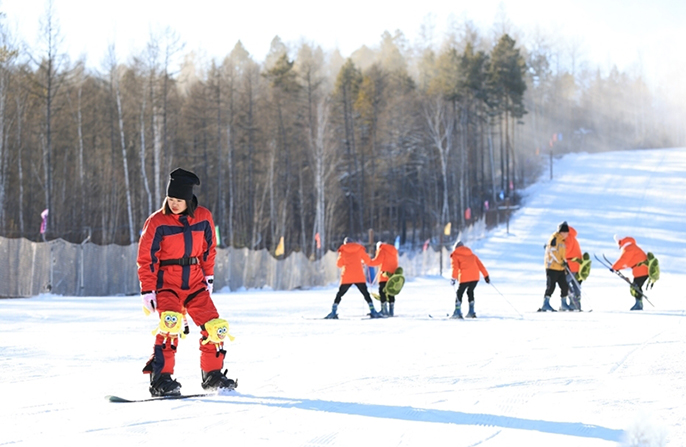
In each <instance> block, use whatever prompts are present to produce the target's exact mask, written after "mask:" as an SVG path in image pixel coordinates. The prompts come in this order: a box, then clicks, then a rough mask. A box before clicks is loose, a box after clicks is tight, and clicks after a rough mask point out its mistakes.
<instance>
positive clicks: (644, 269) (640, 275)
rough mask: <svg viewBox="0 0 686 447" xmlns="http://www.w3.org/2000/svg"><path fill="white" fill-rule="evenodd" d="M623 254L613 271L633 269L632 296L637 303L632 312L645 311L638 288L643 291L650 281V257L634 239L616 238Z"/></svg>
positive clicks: (613, 265) (613, 266)
mask: <svg viewBox="0 0 686 447" xmlns="http://www.w3.org/2000/svg"><path fill="white" fill-rule="evenodd" d="M615 240H616V241H617V244H618V245H619V249H620V250H621V254H620V255H619V259H617V261H615V263H614V264H612V269H611V270H613V271H616V270H622V269H626V268H630V269H631V273H632V274H633V275H634V280H633V286H634V287H631V289H630V290H631V295H632V296H633V297H634V298H635V299H636V303H635V304H634V306H633V307H632V308H631V309H630V310H643V295H642V294H641V293H639V292H637V291H636V290H635V289H636V288H637V289H638V290H640V291H643V284H645V282H646V280H647V279H648V263H647V260H648V256H647V255H646V254H645V252H644V251H643V250H641V248H640V247H639V246H638V245H637V244H636V240H635V239H634V238H632V237H624V238H621V239H620V238H617V237H615Z"/></svg>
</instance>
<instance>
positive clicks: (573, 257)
mask: <svg viewBox="0 0 686 447" xmlns="http://www.w3.org/2000/svg"><path fill="white" fill-rule="evenodd" d="M576 235H577V232H576V229H574V227H572V226H569V236H567V239H565V246H566V247H567V250H566V259H565V260H566V261H567V267H568V268H569V272H567V273H566V280H567V285H568V286H569V304H567V300H566V299H564V298H563V299H562V300H561V303H560V310H561V311H565V310H581V288H580V287H578V286H577V284H579V286H580V285H581V281H579V279H578V276H577V274H578V272H579V267H580V266H581V262H582V261H583V258H582V254H581V247H580V246H579V241H577V240H576Z"/></svg>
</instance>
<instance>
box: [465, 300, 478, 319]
mask: <svg viewBox="0 0 686 447" xmlns="http://www.w3.org/2000/svg"><path fill="white" fill-rule="evenodd" d="M465 317H467V318H476V314H475V313H474V301H470V303H469V312H467V315H465Z"/></svg>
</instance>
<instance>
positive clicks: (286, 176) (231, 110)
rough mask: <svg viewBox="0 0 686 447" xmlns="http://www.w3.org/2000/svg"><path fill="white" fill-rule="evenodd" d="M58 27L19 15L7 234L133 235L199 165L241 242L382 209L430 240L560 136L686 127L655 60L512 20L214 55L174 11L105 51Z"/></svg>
mask: <svg viewBox="0 0 686 447" xmlns="http://www.w3.org/2000/svg"><path fill="white" fill-rule="evenodd" d="M41 33H42V34H41V36H40V38H41V39H40V42H41V43H40V44H37V45H36V46H35V47H31V48H27V47H20V46H18V45H14V44H13V42H12V39H11V38H10V37H9V36H7V35H6V33H4V34H3V39H4V41H3V46H2V51H1V52H0V204H1V206H0V235H2V236H5V237H25V238H28V239H31V240H40V238H41V237H43V238H45V239H48V240H49V239H54V238H63V239H65V240H68V241H71V242H81V241H83V240H84V239H85V238H87V237H90V240H91V241H92V242H95V243H98V244H110V243H116V244H130V243H134V242H136V241H137V240H138V236H139V233H140V229H141V228H142V225H143V222H144V221H145V219H146V218H147V216H148V215H149V214H150V213H151V212H153V211H154V210H155V209H157V208H159V206H160V205H161V203H162V201H163V199H164V196H165V187H166V183H167V179H168V173H169V172H170V171H171V170H172V169H174V168H176V167H183V168H185V169H188V170H192V171H194V172H196V173H197V174H198V175H199V176H200V178H201V181H202V183H201V185H200V187H198V188H197V191H196V195H197V196H198V198H199V201H200V203H201V204H203V205H205V206H207V207H208V208H210V209H211V210H212V212H213V214H214V218H215V223H216V225H217V227H218V230H219V234H220V237H221V245H222V246H233V247H249V248H253V249H261V248H267V249H268V250H271V251H272V252H274V250H275V249H276V247H277V244H278V242H279V241H280V240H281V238H282V237H283V240H284V243H285V244H284V245H285V247H284V248H285V252H286V254H287V253H289V252H291V251H294V250H297V251H302V252H304V253H305V254H307V255H308V256H312V255H315V256H317V255H321V252H322V250H327V249H333V248H335V247H337V246H338V245H339V244H340V242H341V240H342V237H343V236H352V237H353V238H356V239H360V240H365V241H366V240H367V237H368V234H369V230H370V229H372V230H373V231H374V234H375V236H374V237H375V238H376V239H377V240H378V239H385V240H387V241H393V240H395V238H396V237H397V236H399V237H400V240H401V242H402V243H403V244H410V245H412V246H421V245H422V244H423V243H424V241H426V240H427V239H434V240H436V239H437V238H439V237H440V235H441V234H442V233H443V231H444V229H445V228H446V225H447V224H449V223H450V224H451V228H452V230H451V231H452V236H455V235H457V234H458V232H459V230H460V228H463V227H464V226H465V225H468V224H470V223H471V222H473V221H474V220H476V219H480V218H482V217H483V216H484V215H485V214H486V213H488V212H492V211H493V210H494V209H495V208H496V207H498V206H502V205H503V204H504V203H515V202H516V201H517V197H518V195H517V191H518V190H519V189H520V188H522V187H523V186H526V185H527V184H529V183H531V182H532V181H534V180H535V179H536V178H537V177H538V176H539V175H540V174H541V172H543V170H544V169H546V166H547V165H546V163H547V162H548V159H549V157H550V156H552V154H556V155H557V154H561V153H565V152H569V151H597V150H608V149H617V148H622V149H625V148H640V147H664V146H669V145H672V144H673V143H674V141H672V140H671V139H670V130H669V129H668V128H666V127H665V126H664V122H663V121H662V120H661V119H660V113H662V112H661V111H660V110H659V109H657V108H656V106H655V105H654V104H655V102H656V101H655V97H654V93H652V92H651V90H650V89H649V88H648V87H647V85H646V83H645V81H644V80H643V79H642V78H641V76H632V75H629V74H626V73H622V72H619V71H618V70H616V69H615V70H612V71H611V72H610V73H608V74H605V75H603V74H601V73H600V71H599V70H597V69H596V70H592V69H585V70H577V69H578V67H576V68H575V67H574V66H572V67H569V66H568V65H567V66H566V68H561V67H560V64H559V58H560V54H559V53H557V52H556V51H555V50H553V49H552V47H551V46H550V45H549V44H548V43H546V42H545V41H540V40H539V41H534V42H533V43H531V44H530V45H528V46H524V45H523V44H522V43H520V42H518V41H516V40H515V38H513V37H512V36H511V35H510V34H508V33H506V32H502V33H497V34H495V37H493V38H487V37H485V36H482V35H480V33H479V32H478V31H477V30H475V29H474V28H473V27H469V26H465V27H463V28H462V30H461V32H459V33H454V34H452V35H450V36H448V37H446V39H445V40H444V42H442V43H441V45H440V46H439V47H436V46H430V45H426V46H417V45H415V46H412V45H410V44H408V42H407V41H406V39H405V38H404V36H403V35H402V33H400V32H396V33H395V34H391V33H388V32H386V33H384V34H383V35H382V36H381V39H380V42H379V45H378V47H376V48H367V47H362V48H360V49H359V50H358V51H356V52H355V53H354V54H352V55H351V57H349V58H343V57H342V56H341V55H340V53H338V52H336V51H333V52H325V51H323V50H322V49H321V48H320V47H319V46H317V45H316V44H312V43H306V42H302V43H299V44H297V45H290V46H288V45H286V44H285V43H284V42H282V41H281V40H280V39H279V38H278V37H276V38H274V40H273V41H272V45H271V48H270V51H269V53H268V55H267V56H266V58H265V60H264V61H262V62H258V61H255V60H254V58H253V57H252V56H251V55H250V54H249V53H248V52H247V51H246V50H245V48H244V47H243V46H242V44H241V43H240V42H238V43H236V44H235V45H234V46H233V48H231V49H230V51H228V54H227V56H226V57H225V58H224V59H223V60H215V61H209V62H198V59H197V58H194V57H193V56H194V55H193V53H184V50H183V45H182V43H181V40H180V38H179V37H178V35H177V34H175V33H174V32H172V31H166V32H164V33H160V34H159V35H154V36H151V37H150V40H149V41H148V42H147V44H146V46H145V48H144V49H143V50H142V51H141V52H140V53H139V54H135V55H132V56H130V57H128V58H127V59H126V60H119V59H118V57H117V55H116V51H115V49H114V48H111V49H110V52H109V53H108V55H107V57H106V58H105V60H104V61H103V63H102V65H101V67H100V68H99V69H93V68H89V67H88V66H87V64H86V62H85V60H77V61H71V60H69V58H68V57H67V56H66V53H65V52H64V48H61V47H60V42H61V30H59V28H58V27H57V26H54V22H53V20H52V17H51V15H50V14H46V19H45V22H44V23H43V28H42V31H41ZM177 61H181V63H178V62H177ZM506 201H507V202H506ZM44 210H49V212H48V213H46V215H45V219H46V220H45V223H46V226H45V228H44V229H45V232H44V233H43V234H41V233H40V230H41V223H42V220H41V213H43V212H44Z"/></svg>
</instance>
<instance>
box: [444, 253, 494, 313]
mask: <svg viewBox="0 0 686 447" xmlns="http://www.w3.org/2000/svg"><path fill="white" fill-rule="evenodd" d="M450 265H451V266H452V277H451V279H450V284H452V285H453V286H454V285H455V282H459V286H458V287H457V296H456V297H455V311H454V312H453V315H452V317H451V318H462V297H463V295H464V293H465V291H466V292H467V299H468V300H469V312H467V315H466V316H467V318H476V313H474V289H475V288H476V285H477V284H478V282H479V278H480V276H479V273H480V274H481V275H483V276H484V281H486V283H490V282H491V279H490V277H489V276H488V271H487V270H486V267H484V265H483V264H482V263H481V260H480V259H479V257H478V256H477V255H475V254H474V253H473V252H472V250H470V249H469V248H468V247H466V246H465V245H464V244H463V243H462V241H457V242H455V245H454V246H453V252H452V253H450Z"/></svg>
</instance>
